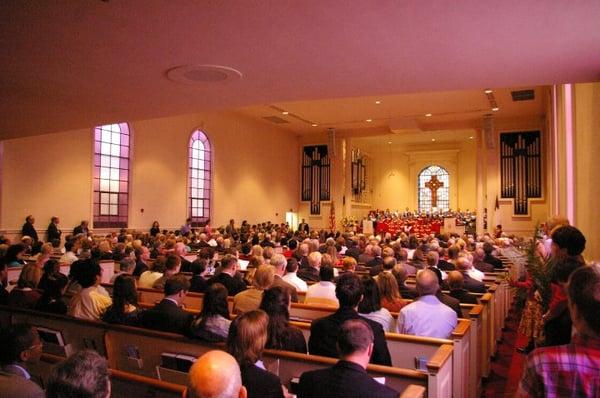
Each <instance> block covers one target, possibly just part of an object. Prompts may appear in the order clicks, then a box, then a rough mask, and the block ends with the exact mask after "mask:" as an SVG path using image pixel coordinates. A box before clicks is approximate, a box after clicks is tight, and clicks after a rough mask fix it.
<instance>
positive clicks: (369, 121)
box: [365, 119, 373, 123]
mask: <svg viewBox="0 0 600 398" xmlns="http://www.w3.org/2000/svg"><path fill="white" fill-rule="evenodd" d="M372 121H373V119H367V120H365V122H367V123H371V122H372Z"/></svg>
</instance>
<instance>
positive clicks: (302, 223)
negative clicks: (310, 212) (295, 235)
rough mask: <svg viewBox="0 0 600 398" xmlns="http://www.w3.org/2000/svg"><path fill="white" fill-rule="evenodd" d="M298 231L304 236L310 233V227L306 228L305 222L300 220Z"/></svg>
mask: <svg viewBox="0 0 600 398" xmlns="http://www.w3.org/2000/svg"><path fill="white" fill-rule="evenodd" d="M298 231H300V232H304V233H306V234H308V233H309V232H310V227H309V226H308V224H307V223H306V220H304V218H303V219H302V222H301V223H300V224H298Z"/></svg>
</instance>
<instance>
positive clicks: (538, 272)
mask: <svg viewBox="0 0 600 398" xmlns="http://www.w3.org/2000/svg"><path fill="white" fill-rule="evenodd" d="M539 236H543V235H542V234H541V228H540V226H539V224H537V225H536V226H535V232H534V235H533V239H531V242H530V243H529V246H528V247H527V249H526V253H527V263H526V264H525V268H526V269H527V271H528V272H529V275H531V279H532V280H533V285H534V286H535V288H536V290H537V291H538V292H539V294H540V296H541V298H542V307H543V308H544V311H546V310H547V309H548V304H549V303H550V298H551V296H552V290H551V287H550V283H551V275H552V267H553V265H554V264H553V262H552V261H549V260H547V259H544V258H542V257H541V256H540V255H539V253H538V250H537V246H538V243H539V240H538V237H539Z"/></svg>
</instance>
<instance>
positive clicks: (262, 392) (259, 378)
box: [241, 365, 283, 398]
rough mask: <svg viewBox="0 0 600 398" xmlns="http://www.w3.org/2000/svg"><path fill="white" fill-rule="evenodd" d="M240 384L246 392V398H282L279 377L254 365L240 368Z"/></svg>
mask: <svg viewBox="0 0 600 398" xmlns="http://www.w3.org/2000/svg"><path fill="white" fill-rule="evenodd" d="M241 372H242V384H243V385H244V387H246V389H247V390H248V398H283V389H282V388H281V381H280V380H279V377H277V376H275V375H274V374H273V373H271V372H268V371H266V370H264V369H261V368H259V367H258V366H256V365H247V366H242V368H241Z"/></svg>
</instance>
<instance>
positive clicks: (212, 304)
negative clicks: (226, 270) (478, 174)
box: [198, 283, 229, 326]
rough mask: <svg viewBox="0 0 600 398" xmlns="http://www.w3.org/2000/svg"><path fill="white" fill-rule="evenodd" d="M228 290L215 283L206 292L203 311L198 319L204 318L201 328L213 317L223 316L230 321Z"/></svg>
mask: <svg viewBox="0 0 600 398" xmlns="http://www.w3.org/2000/svg"><path fill="white" fill-rule="evenodd" d="M228 294H229V293H228V292H227V288H226V287H225V286H223V285H222V284H220V283H213V284H212V285H210V286H209V287H208V288H207V289H206V291H205V292H204V299H203V300H202V311H201V312H200V314H199V315H198V317H200V318H202V322H201V323H200V325H201V326H204V325H203V324H204V323H206V320H207V319H208V318H210V317H211V316H215V315H221V316H222V317H223V318H226V319H229V307H228V306H227V296H228Z"/></svg>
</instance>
